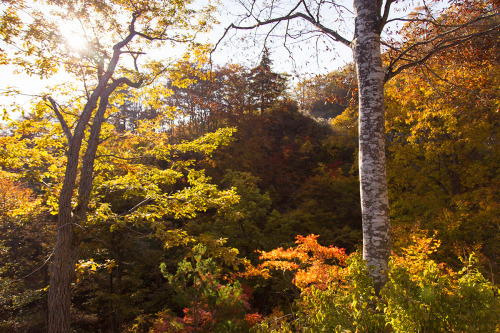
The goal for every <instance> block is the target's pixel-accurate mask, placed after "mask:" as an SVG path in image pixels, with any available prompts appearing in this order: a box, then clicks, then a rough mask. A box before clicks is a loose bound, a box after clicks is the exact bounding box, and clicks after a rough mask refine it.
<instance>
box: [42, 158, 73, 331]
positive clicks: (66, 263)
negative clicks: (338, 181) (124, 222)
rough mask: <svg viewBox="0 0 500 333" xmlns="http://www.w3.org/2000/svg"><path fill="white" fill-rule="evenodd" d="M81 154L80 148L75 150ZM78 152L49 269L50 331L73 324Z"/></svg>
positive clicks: (61, 203) (64, 195)
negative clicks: (74, 204)
mask: <svg viewBox="0 0 500 333" xmlns="http://www.w3.org/2000/svg"><path fill="white" fill-rule="evenodd" d="M73 154H76V155H78V152H76V153H75V152H73ZM77 163H78V156H76V157H74V156H72V154H71V153H70V154H68V165H67V166H66V174H65V178H64V183H63V188H62V190H61V194H60V197H59V215H58V220H57V240H56V246H55V249H54V261H53V262H52V265H51V270H50V287H49V294H48V308H49V318H48V319H49V320H48V331H49V333H68V332H70V325H71V316H70V309H71V281H72V279H73V272H74V270H75V260H76V253H75V251H74V244H73V228H74V225H73V217H72V209H71V198H72V197H73V190H74V184H75V180H76V175H77V171H78V164H77Z"/></svg>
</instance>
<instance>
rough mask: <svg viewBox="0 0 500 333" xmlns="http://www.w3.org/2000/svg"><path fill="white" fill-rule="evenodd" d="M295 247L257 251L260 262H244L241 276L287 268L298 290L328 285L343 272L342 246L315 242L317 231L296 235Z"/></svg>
mask: <svg viewBox="0 0 500 333" xmlns="http://www.w3.org/2000/svg"><path fill="white" fill-rule="evenodd" d="M296 239H297V240H296V242H295V243H296V244H297V246H296V247H295V248H289V249H286V250H284V249H283V248H281V247H280V248H277V249H274V250H272V251H269V252H264V251H262V252H260V253H261V256H260V259H261V260H265V261H264V262H263V263H262V264H260V265H258V266H257V267H254V266H252V265H250V264H249V265H248V266H247V268H246V271H245V273H243V276H245V277H251V276H262V277H264V278H269V277H270V274H269V271H270V270H282V271H291V272H293V273H295V276H294V279H293V283H294V284H295V285H296V286H297V287H298V288H299V289H301V290H306V289H308V288H309V287H311V286H313V285H314V286H315V287H316V288H318V289H322V290H324V289H326V288H327V287H328V285H329V284H330V283H331V282H332V281H334V280H338V279H339V277H340V276H342V275H343V272H344V270H345V269H346V268H345V266H346V265H345V261H346V259H347V255H346V254H345V250H344V249H341V248H338V247H333V246H328V247H327V246H321V245H320V244H318V241H317V239H318V235H309V236H306V237H304V236H301V235H299V236H297V237H296Z"/></svg>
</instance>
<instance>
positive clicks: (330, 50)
mask: <svg viewBox="0 0 500 333" xmlns="http://www.w3.org/2000/svg"><path fill="white" fill-rule="evenodd" d="M200 1H202V0H200ZM288 1H289V0H282V1H281V2H280V4H285V5H286V4H289V3H291V2H288ZM409 2H412V3H413V4H412V6H416V5H417V4H418V1H417V0H415V1H411V0H410V1H405V2H403V3H404V4H408V3H409ZM340 3H341V4H344V5H345V6H346V8H347V10H348V11H349V10H352V0H343V1H340ZM218 11H219V21H220V22H221V23H220V24H219V25H218V26H216V27H215V28H214V30H213V31H212V32H211V33H210V34H208V35H207V36H205V37H204V39H205V38H206V39H207V40H208V41H210V42H211V43H213V44H215V43H216V42H217V41H218V40H219V38H220V37H221V36H222V34H223V32H224V28H225V27H227V26H228V25H229V24H230V23H231V22H237V20H238V14H239V13H240V14H241V13H243V11H244V8H243V7H242V5H241V4H240V3H239V1H238V0H222V4H221V5H220V6H219V7H218ZM348 11H347V12H346V13H345V14H344V16H345V23H344V24H342V23H338V24H339V25H338V29H339V30H340V31H341V33H342V35H343V36H344V37H345V38H347V39H351V38H352V31H350V29H351V27H352V26H353V19H352V14H350V13H349V12H348ZM396 12H397V11H396ZM399 14H401V12H400V13H399ZM327 19H329V17H327V18H325V20H327ZM293 24H294V25H295V27H296V28H297V29H300V28H303V27H307V26H308V25H307V24H306V23H305V21H303V20H296V21H295V22H294V23H293ZM332 24H337V23H333V21H332ZM282 26H283V27H284V25H282ZM264 33H265V31H264V29H262V30H257V31H255V30H252V31H231V32H230V33H229V34H228V35H227V36H226V38H225V39H224V40H223V42H222V43H221V44H220V45H219V48H218V49H217V50H216V52H215V53H214V56H213V60H214V63H215V64H216V65H223V64H226V63H240V64H243V65H246V66H249V67H252V66H255V65H256V64H257V63H258V62H259V60H260V56H261V52H262V50H263V47H264V38H263V37H264ZM274 35H275V36H274V37H273V38H269V40H268V41H267V43H266V46H267V47H268V48H269V50H270V53H271V60H272V61H273V69H274V70H275V71H277V72H281V73H284V72H286V73H288V74H291V75H292V79H293V80H294V81H295V82H296V80H297V77H298V76H301V77H307V76H309V75H314V74H326V73H329V72H332V71H334V70H336V69H338V68H339V67H342V66H344V65H346V64H347V63H349V62H351V61H352V52H351V50H350V48H348V47H346V46H344V45H342V44H341V43H331V42H329V41H328V40H326V41H325V38H311V39H309V41H308V42H304V41H301V40H300V39H298V40H297V41H295V42H294V43H289V44H288V48H285V47H284V46H283V41H284V39H283V37H282V36H283V30H279V29H277V30H275V31H274ZM288 41H290V39H289V40H288ZM69 79H70V78H68V77H67V76H65V75H63V74H61V75H56V76H55V77H53V78H51V79H50V80H40V79H39V78H38V77H36V76H33V77H29V76H27V75H24V74H13V69H12V67H10V66H0V92H1V91H3V90H4V89H6V88H7V87H10V86H14V87H16V88H19V89H20V90H22V91H23V93H25V94H37V93H40V92H41V91H43V90H45V87H46V86H51V85H54V84H61V83H64V82H65V80H66V81H67V80H69ZM13 100H14V99H13V98H10V97H9V98H6V97H3V96H0V106H1V107H2V108H3V106H4V105H6V104H8V103H10V102H11V101H13ZM15 100H16V101H21V100H23V101H26V97H18V98H16V99H15ZM0 111H1V109H0Z"/></svg>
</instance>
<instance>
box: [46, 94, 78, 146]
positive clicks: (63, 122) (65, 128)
mask: <svg viewBox="0 0 500 333" xmlns="http://www.w3.org/2000/svg"><path fill="white" fill-rule="evenodd" d="M46 98H47V100H48V101H49V102H50V108H51V109H52V110H53V111H54V113H55V114H56V116H57V120H58V121H59V123H60V124H61V127H62V129H63V132H64V134H65V135H66V138H67V139H68V146H70V145H71V140H72V139H73V135H72V134H71V130H70V128H69V127H68V124H67V123H66V120H64V117H63V115H62V114H61V112H59V107H58V104H57V103H56V101H55V100H54V99H53V98H52V97H51V96H46Z"/></svg>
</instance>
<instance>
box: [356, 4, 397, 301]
mask: <svg viewBox="0 0 500 333" xmlns="http://www.w3.org/2000/svg"><path fill="white" fill-rule="evenodd" d="M354 7H355V17H356V23H355V39H354V41H353V43H352V48H353V52H354V61H355V63H356V69H357V79H358V90H359V176H360V186H361V209H362V216H363V258H364V259H365V260H366V263H367V265H368V268H369V270H370V274H371V276H372V278H373V280H374V283H375V289H376V291H377V292H378V291H379V290H380V288H382V286H383V285H384V284H385V283H386V281H387V269H388V262H389V256H390V254H391V234H390V230H391V229H390V220H389V200H388V193H387V177H386V168H385V114H384V70H383V67H382V58H381V54H380V33H379V13H378V10H379V8H378V5H377V1H374V0H355V1H354Z"/></svg>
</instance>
